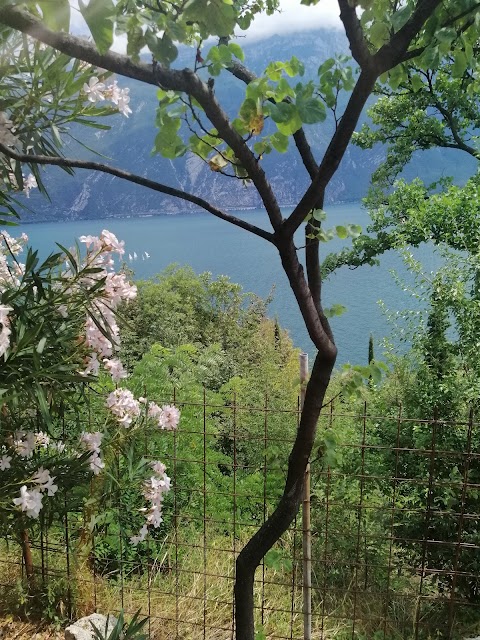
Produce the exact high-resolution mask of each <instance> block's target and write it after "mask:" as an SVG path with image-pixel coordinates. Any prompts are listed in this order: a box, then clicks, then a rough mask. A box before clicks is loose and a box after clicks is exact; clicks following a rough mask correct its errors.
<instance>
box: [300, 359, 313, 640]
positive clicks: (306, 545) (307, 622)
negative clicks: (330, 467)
mask: <svg viewBox="0 0 480 640" xmlns="http://www.w3.org/2000/svg"><path fill="white" fill-rule="evenodd" d="M307 380H308V353H301V354H300V408H301V409H303V403H304V400H305V391H306V385H307ZM302 548H303V638H304V640H311V637H312V537H311V527H310V464H308V465H307V468H306V469H305V479H304V483H303V502H302Z"/></svg>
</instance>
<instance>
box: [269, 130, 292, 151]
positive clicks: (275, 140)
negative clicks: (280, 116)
mask: <svg viewBox="0 0 480 640" xmlns="http://www.w3.org/2000/svg"><path fill="white" fill-rule="evenodd" d="M270 141H271V143H272V146H273V148H274V149H275V150H276V151H278V152H279V153H285V152H286V151H287V149H288V142H289V138H288V136H285V135H283V133H280V131H276V132H275V133H274V134H273V135H272V136H270Z"/></svg>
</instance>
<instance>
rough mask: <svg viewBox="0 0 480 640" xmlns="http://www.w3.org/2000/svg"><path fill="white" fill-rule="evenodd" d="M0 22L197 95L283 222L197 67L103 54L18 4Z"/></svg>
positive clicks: (1, 13)
mask: <svg viewBox="0 0 480 640" xmlns="http://www.w3.org/2000/svg"><path fill="white" fill-rule="evenodd" d="M0 23H3V24H5V25H7V26H9V27H12V28H13V29H16V30H18V31H22V32H23V33H27V34H29V35H31V36H32V37H33V38H35V39H36V40H40V41H41V42H44V43H45V44H48V45H49V46H51V47H53V48H54V49H57V50H58V51H61V52H62V53H65V54H66V55H68V56H71V57H74V58H77V59H79V60H84V61H85V62H88V63H90V64H92V65H95V66H97V67H100V68H102V69H106V70H108V71H111V72H112V73H118V74H119V75H122V76H125V77H127V78H133V79H135V80H139V81H140V82H143V83H145V84H152V85H154V86H160V87H163V88H165V89H170V90H172V91H178V92H180V93H186V94H188V95H191V96H193V97H194V98H195V99H196V100H197V102H198V103H199V104H200V106H201V107H202V109H203V110H204V112H205V114H206V116H207V118H208V119H209V120H210V122H211V123H212V124H213V126H214V127H215V128H216V129H217V131H218V133H219V135H220V136H221V137H222V139H223V140H225V142H226V143H227V144H228V146H229V147H230V148H231V149H232V150H233V151H234V153H235V155H236V157H237V158H238V160H239V161H240V163H241V164H242V166H243V167H245V169H246V171H247V172H248V174H249V175H250V177H251V180H252V182H253V183H254V185H255V187H256V189H257V191H258V194H259V195H260V197H261V199H262V202H263V205H264V207H265V210H266V212H267V215H268V217H269V219H270V223H271V225H272V227H273V228H274V229H275V230H276V229H279V228H280V226H281V225H282V223H283V216H282V212H281V210H280V206H279V204H278V202H277V199H276V197H275V194H274V193H273V190H272V187H271V185H270V183H269V181H268V180H267V178H266V175H265V172H264V171H263V168H262V167H261V165H260V164H259V163H258V161H257V159H256V157H255V155H254V153H253V152H252V151H251V150H250V149H249V147H248V145H247V144H246V143H245V141H244V139H243V138H242V136H241V135H240V134H239V133H237V132H236V131H235V129H234V128H233V127H232V125H231V123H230V120H229V119H228V116H227V114H226V113H225V112H224V111H223V109H222V108H221V106H220V104H219V103H218V101H217V99H216V98H215V94H214V92H213V91H211V90H210V88H209V87H208V86H207V85H206V84H205V83H204V82H203V81H202V80H201V78H199V76H198V75H197V74H196V73H195V72H194V71H192V70H191V69H183V70H182V71H180V70H178V69H167V68H166V67H164V66H162V65H159V64H155V65H147V64H145V63H142V62H133V61H132V60H131V59H130V58H129V57H128V56H124V55H120V54H118V53H114V52H112V51H108V52H107V53H103V54H101V53H100V52H99V51H98V49H97V48H96V47H95V45H93V44H91V43H90V42H87V41H86V40H84V39H82V38H78V37H76V36H72V35H70V34H67V33H64V32H54V31H52V30H50V29H48V28H47V27H45V26H44V25H43V24H42V23H41V22H40V21H39V20H37V19H36V18H35V17H34V16H32V15H31V14H29V13H28V12H26V11H24V10H22V9H18V8H16V7H11V6H7V7H3V8H2V9H0Z"/></svg>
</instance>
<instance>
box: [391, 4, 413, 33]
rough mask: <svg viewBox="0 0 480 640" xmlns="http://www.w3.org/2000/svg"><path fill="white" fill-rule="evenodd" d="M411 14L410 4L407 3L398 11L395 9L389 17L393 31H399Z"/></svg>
mask: <svg viewBox="0 0 480 640" xmlns="http://www.w3.org/2000/svg"><path fill="white" fill-rule="evenodd" d="M411 15H412V6H411V5H407V6H406V7H403V8H402V9H399V10H398V11H395V13H394V14H393V16H392V17H391V20H390V21H391V23H392V27H393V30H394V31H399V30H400V29H401V28H402V27H403V25H404V24H405V23H406V22H407V21H408V19H409V18H410V16H411Z"/></svg>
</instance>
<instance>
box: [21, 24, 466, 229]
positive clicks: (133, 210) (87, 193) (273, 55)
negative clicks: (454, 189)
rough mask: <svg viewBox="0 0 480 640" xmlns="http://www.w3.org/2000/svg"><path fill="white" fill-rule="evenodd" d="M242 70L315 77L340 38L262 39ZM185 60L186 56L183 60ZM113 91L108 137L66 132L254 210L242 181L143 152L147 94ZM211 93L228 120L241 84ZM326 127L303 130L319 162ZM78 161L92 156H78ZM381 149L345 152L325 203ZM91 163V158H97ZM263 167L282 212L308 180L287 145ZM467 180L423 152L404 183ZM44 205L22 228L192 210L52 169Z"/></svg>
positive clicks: (150, 91)
mask: <svg viewBox="0 0 480 640" xmlns="http://www.w3.org/2000/svg"><path fill="white" fill-rule="evenodd" d="M244 51H245V56H246V65H247V66H248V67H250V68H251V69H253V70H254V71H255V72H257V73H259V72H261V71H262V70H263V68H264V66H265V65H266V63H267V62H268V61H270V60H279V59H280V60H285V59H289V58H290V57H291V56H292V55H295V56H297V57H298V58H299V59H300V60H302V61H304V63H305V66H306V70H307V71H306V75H310V76H313V75H314V74H316V71H317V68H318V66H319V65H320V64H321V63H322V62H323V61H324V60H325V59H327V58H329V57H331V56H332V55H334V54H335V53H345V52H347V43H346V41H345V39H344V37H343V34H342V33H341V32H339V31H335V30H321V31H316V32H302V33H298V34H290V35H288V36H273V37H271V38H269V39H266V40H263V41H260V42H254V43H250V44H248V43H246V44H245V45H244ZM192 55H193V54H192V50H190V51H188V52H187V51H184V52H182V54H181V55H180V57H179V60H178V61H177V62H176V63H175V66H177V67H179V68H182V67H183V66H185V65H186V64H188V63H189V62H191V61H190V60H189V57H191V56H192ZM187 56H188V57H187ZM120 84H123V85H126V84H128V86H129V87H130V95H131V103H130V106H131V108H132V109H133V113H132V115H131V116H130V118H129V119H126V118H124V117H122V116H120V115H118V116H114V117H113V118H111V120H110V124H111V126H112V128H111V130H110V131H96V130H90V129H87V130H85V129H82V130H81V131H79V130H78V129H77V130H75V131H73V133H74V134H75V135H76V136H77V137H79V138H80V139H81V140H82V142H83V143H84V144H85V145H87V146H89V147H91V148H93V149H95V150H96V151H98V152H100V153H101V154H102V155H103V156H106V158H107V160H104V159H103V158H102V159H101V160H102V161H105V162H109V163H110V164H113V165H115V166H118V167H121V168H123V169H127V170H129V171H132V172H135V173H137V174H140V175H143V176H147V177H149V178H151V179H154V180H158V181H159V182H162V183H165V184H168V185H171V186H174V187H177V188H180V189H184V190H186V191H190V192H192V193H194V194H196V195H198V196H201V197H204V198H208V199H210V200H212V201H213V202H214V203H215V204H216V205H218V206H221V207H224V208H228V209H233V210H235V209H243V208H250V207H254V208H257V207H260V206H261V203H260V199H259V197H258V195H257V194H256V192H255V189H254V188H253V187H252V186H245V185H244V184H243V183H242V181H240V180H236V179H232V178H228V177H225V176H223V175H221V174H218V173H214V172H212V171H211V170H210V169H209V167H208V166H206V165H205V163H203V162H202V161H201V160H200V159H199V158H197V157H196V156H193V155H186V156H184V157H183V158H179V159H177V160H175V161H170V160H166V159H164V158H162V157H160V156H158V155H155V156H152V155H151V149H152V146H153V140H154V137H155V135H156V133H157V131H156V129H155V126H154V119H155V110H156V107H157V99H156V90H155V88H154V87H150V86H146V85H141V84H139V83H135V82H133V81H129V82H128V83H126V82H125V81H123V82H121V83H120ZM215 91H216V94H217V96H218V98H219V100H220V102H221V104H222V105H223V106H224V108H225V109H226V111H227V112H228V113H229V114H232V115H234V114H235V112H236V110H237V109H238V105H239V104H240V102H241V99H242V95H243V86H242V84H241V83H240V82H239V81H238V80H236V79H235V78H233V77H232V76H230V74H228V72H224V73H223V74H222V76H221V77H219V78H218V79H217V80H216V83H215ZM332 129H333V122H332V121H331V120H330V121H329V120H328V119H327V121H326V122H325V123H323V124H321V125H315V126H309V127H308V126H307V127H306V133H307V137H308V139H309V141H310V143H311V145H312V148H313V150H314V153H315V156H316V157H317V158H318V159H320V158H321V156H322V153H323V151H324V150H325V148H326V145H327V144H328V140H329V138H330V135H331V133H332ZM65 153H66V155H69V156H78V154H79V150H78V147H77V146H76V145H75V144H74V143H71V144H69V146H68V147H67V148H66V150H65ZM81 155H82V157H92V158H94V156H93V154H88V153H86V152H85V151H83V150H82V151H81ZM382 158H383V151H382V149H381V148H378V149H374V150H372V151H368V152H365V151H361V150H360V149H358V148H356V147H354V146H350V147H349V149H348V150H347V153H346V154H345V157H344V159H343V162H342V164H341V166H340V168H339V170H338V171H337V173H336V175H335V176H334V178H333V180H332V182H331V184H330V185H329V189H328V192H327V201H328V202H342V201H356V200H359V199H360V198H362V197H363V196H364V195H365V193H366V190H367V188H368V184H369V179H370V175H371V173H372V171H373V169H374V168H375V167H376V166H377V165H378V163H379V162H381V160H382ZM97 159H98V158H97ZM263 163H264V168H265V171H266V172H267V175H268V176H269V179H270V181H271V183H272V186H273V188H274V190H275V193H276V194H277V197H278V199H279V201H280V203H281V204H282V205H284V206H288V205H292V204H294V203H296V201H297V200H298V198H299V197H300V196H301V194H302V192H303V191H304V189H305V187H306V185H307V183H308V179H307V174H306V171H305V169H304V167H303V165H302V163H301V160H300V158H299V156H298V153H297V152H296V150H295V147H294V145H293V144H292V145H291V147H290V148H289V150H288V152H287V153H285V154H279V153H276V152H273V153H272V154H270V155H268V156H265V158H264V160H263ZM471 173H472V167H471V166H470V164H468V163H465V161H463V159H462V163H461V164H460V165H459V163H458V157H457V156H456V155H455V153H454V152H450V153H447V152H445V151H431V152H428V153H424V154H421V155H418V156H417V157H416V158H415V160H414V162H412V164H411V166H410V167H409V169H408V172H407V174H408V177H413V176H415V175H421V176H422V177H424V178H425V179H429V178H430V177H431V178H432V179H434V178H438V176H439V175H454V176H455V177H456V178H457V179H458V180H463V179H465V177H466V176H468V175H469V174H471ZM45 182H46V185H47V189H48V191H49V194H50V198H51V202H49V201H48V200H47V199H45V198H43V197H42V196H41V195H40V194H38V193H36V194H34V193H32V195H31V198H30V200H29V201H28V206H29V207H30V209H31V211H29V212H24V213H22V219H23V220H24V221H45V220H59V219H65V220H77V219H82V218H85V219H92V218H105V217H116V216H121V217H126V216H140V215H151V214H153V215H158V214H175V213H179V212H185V211H192V212H193V211H198V209H197V208H196V207H193V206H190V205H189V204H188V203H185V202H183V201H181V200H175V199H172V198H169V197H168V196H163V195H162V194H159V193H155V192H152V191H148V190H147V189H144V188H142V187H137V186H136V185H133V184H130V183H127V182H124V181H122V180H120V179H118V178H114V177H111V176H107V175H103V174H98V173H95V172H88V171H81V170H78V171H77V172H76V174H75V176H74V177H73V178H72V177H69V176H67V175H66V174H65V173H64V172H63V171H61V170H60V169H57V168H49V169H47V170H46V179H45Z"/></svg>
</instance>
